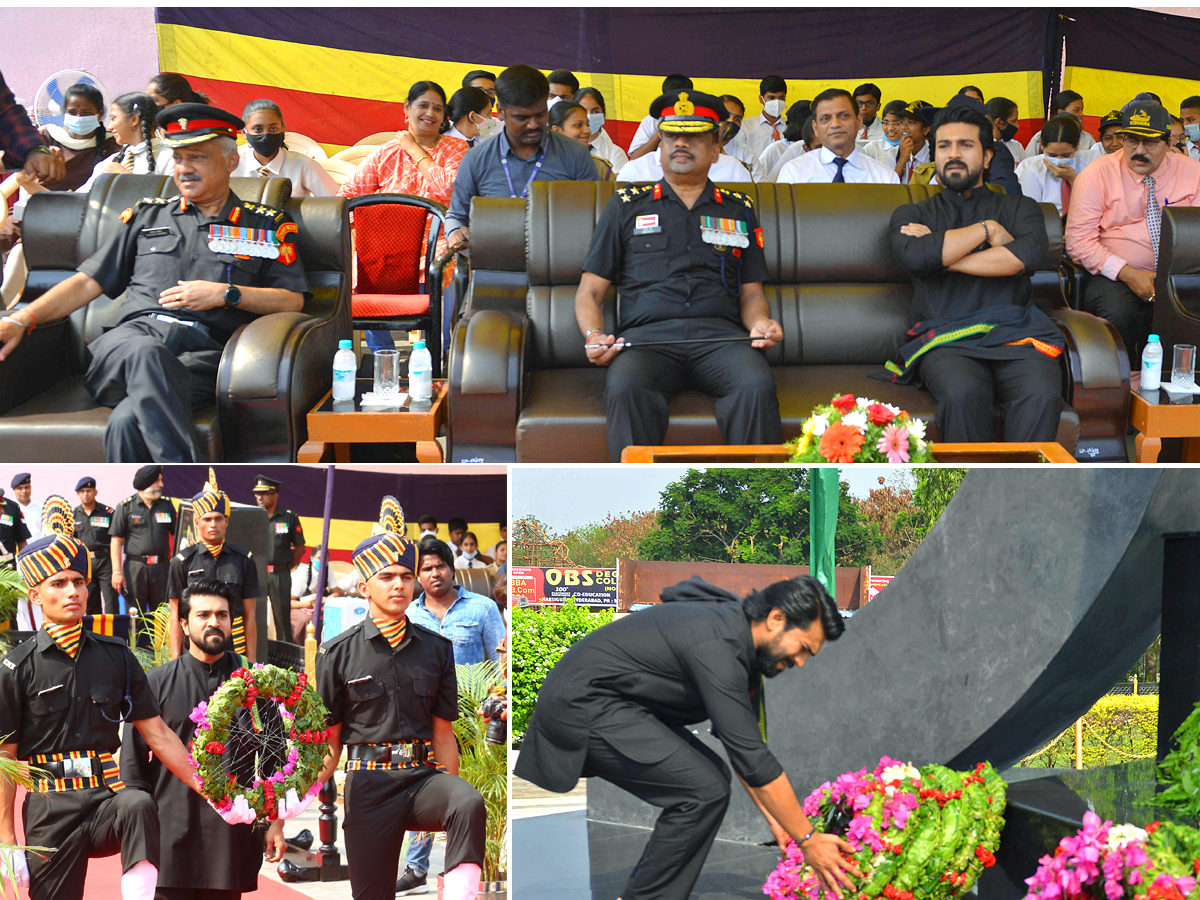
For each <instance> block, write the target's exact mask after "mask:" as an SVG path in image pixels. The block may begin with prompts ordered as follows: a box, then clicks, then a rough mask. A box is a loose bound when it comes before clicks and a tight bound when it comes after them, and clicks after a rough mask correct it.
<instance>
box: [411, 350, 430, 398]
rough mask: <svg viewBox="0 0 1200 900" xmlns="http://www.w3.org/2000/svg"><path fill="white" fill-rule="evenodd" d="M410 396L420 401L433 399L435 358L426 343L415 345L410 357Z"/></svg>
mask: <svg viewBox="0 0 1200 900" xmlns="http://www.w3.org/2000/svg"><path fill="white" fill-rule="evenodd" d="M408 396H409V397H411V398H412V399H413V400H418V401H420V400H432V399H433V357H431V356H430V355H429V351H428V350H427V349H425V342H424V341H417V342H416V343H415V344H413V351H412V354H411V355H410V356H409V357H408Z"/></svg>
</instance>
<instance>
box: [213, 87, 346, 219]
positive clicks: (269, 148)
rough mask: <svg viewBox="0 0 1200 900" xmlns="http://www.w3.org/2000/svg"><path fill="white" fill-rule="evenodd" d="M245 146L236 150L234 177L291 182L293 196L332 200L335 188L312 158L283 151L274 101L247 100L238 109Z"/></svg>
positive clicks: (282, 129) (283, 134)
mask: <svg viewBox="0 0 1200 900" xmlns="http://www.w3.org/2000/svg"><path fill="white" fill-rule="evenodd" d="M242 120H243V121H244V122H245V123H246V127H245V128H244V129H242V133H243V134H244V135H245V137H246V143H245V144H243V145H242V146H241V147H239V148H238V158H239V159H240V162H239V163H238V167H237V168H236V169H234V172H233V177H234V178H253V177H254V176H256V175H257V176H259V177H261V178H270V177H272V176H277V177H281V178H288V179H291V182H292V196H293V197H333V196H335V195H336V194H337V192H338V185H337V182H335V181H334V180H333V179H332V178H331V177H330V176H329V173H328V172H326V171H325V169H324V168H323V167H322V166H321V164H320V163H319V162H317V161H316V160H315V159H310V158H309V157H307V156H305V155H304V154H303V153H300V152H298V151H296V150H289V149H288V148H287V128H286V127H285V126H284V124H283V111H282V110H281V109H280V108H279V105H278V104H277V103H275V101H274V100H251V101H250V102H249V103H247V104H246V108H245V109H244V110H242Z"/></svg>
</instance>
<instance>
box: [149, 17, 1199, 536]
mask: <svg viewBox="0 0 1200 900" xmlns="http://www.w3.org/2000/svg"><path fill="white" fill-rule="evenodd" d="M157 30H158V46H159V62H160V65H161V67H162V71H164V72H181V73H183V74H184V75H195V76H197V77H201V78H214V79H220V80H222V81H233V82H238V83H250V84H263V85H267V86H274V87H279V88H285V89H287V90H296V91H308V92H311V93H316V94H329V95H332V96H336V97H358V98H362V99H367V100H385V101H389V102H403V100H404V99H405V97H407V96H408V89H409V87H411V86H412V84H413V83H414V82H417V81H420V80H422V79H428V80H431V81H436V82H437V83H438V84H440V85H442V87H443V88H445V89H446V91H447V93H453V91H454V90H457V86H458V85H459V83H460V82H461V80H462V76H463V75H465V74H466V73H467V72H468V71H470V70H471V69H476V68H484V69H488V70H491V71H496V72H498V71H500V70H501V69H503V68H504V67H505V65H507V64H506V63H504V62H503V61H491V62H487V61H485V62H478V61H475V62H454V61H446V60H436V59H421V58H419V57H408V56H389V55H387V54H383V53H365V52H360V51H354V50H339V49H336V48H332V47H319V46H316V45H313V44H299V43H295V42H292V41H278V40H272V39H269V38H260V37H250V36H247V35H241V34H233V33H232V32H224V31H211V30H209V29H205V28H194V27H190V26H185V25H161V24H160V25H158V26H157ZM543 71H544V72H547V73H548V72H549V71H550V70H549V69H543ZM575 75H576V77H577V78H578V79H579V83H580V84H581V85H590V86H592V87H595V88H596V89H598V90H599V91H600V93H602V94H603V95H604V97H605V100H606V101H607V106H608V113H607V115H608V118H609V119H612V120H625V121H633V122H637V121H639V120H641V119H642V118H643V117H644V116H646V115H647V114H648V113H649V110H650V104H651V103H653V102H654V100H655V99H656V98H657V97H658V96H659V95H660V94H661V93H662V76H661V75H622V74H615V73H603V72H579V71H577V72H575ZM864 81H871V82H874V83H875V84H877V85H879V88H880V90H881V91H882V92H883V99H884V102H885V103H886V102H887V101H889V100H895V99H897V98H902V99H904V100H908V101H912V100H925V101H927V102H929V103H932V104H933V105H934V106H941V105H943V104H944V103H945V102H946V101H947V100H948V99H949V98H950V97H952V96H953V95H954V94H955V93H957V92H958V89H959V88H960V87H962V86H963V85H964V84H974V85H976V86H977V87H979V88H980V90H982V91H983V93H984V96H985V97H993V96H1003V97H1008V98H1009V99H1010V100H1012V101H1013V102H1015V103H1016V104H1017V105H1018V107H1019V108H1020V113H1021V117H1022V118H1034V119H1037V118H1042V117H1043V116H1044V115H1045V107H1044V105H1043V102H1042V96H1041V94H1042V73H1041V72H1032V71H1019V72H990V73H984V74H979V73H976V74H971V75H931V76H923V77H919V78H879V77H872V76H871V75H870V74H869V73H866V74H863V75H862V76H861V77H858V76H856V77H854V78H845V79H839V80H820V81H818V80H798V79H788V96H789V98H790V99H791V100H793V101H795V100H799V99H803V98H811V97H814V96H816V95H817V94H819V93H820V92H821V91H823V90H824V89H825V88H828V87H844V88H846V89H847V90H853V89H854V88H855V87H857V86H858V85H859V84H861V83H862V82H864ZM758 84H759V79H757V78H754V79H751V78H700V79H696V89H697V90H700V91H704V92H705V93H709V94H715V95H718V96H719V95H721V94H733V95H734V96H735V97H737V98H739V99H740V100H741V101H742V102H743V103H745V104H746V114H747V115H757V114H758V113H760V112H761V107H760V105H759V103H758ZM1130 96H1132V95H1130ZM1184 96H1186V95H1184ZM480 541H481V542H482V541H483V536H482V535H480Z"/></svg>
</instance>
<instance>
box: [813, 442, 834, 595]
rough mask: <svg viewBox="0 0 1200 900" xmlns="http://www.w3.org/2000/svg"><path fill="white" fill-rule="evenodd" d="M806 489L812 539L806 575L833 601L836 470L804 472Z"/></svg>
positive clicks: (820, 468)
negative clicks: (815, 581)
mask: <svg viewBox="0 0 1200 900" xmlns="http://www.w3.org/2000/svg"><path fill="white" fill-rule="evenodd" d="M808 477H809V485H810V494H809V497H810V500H809V515H808V523H809V524H808V527H809V531H810V533H811V536H812V540H811V542H810V545H809V556H808V566H809V569H808V570H809V572H810V573H811V574H812V576H813V577H814V578H816V579H817V581H819V582H821V584H822V585H823V586H824V588H825V590H827V591H829V596H830V597H833V598H834V599H837V594H836V585H835V584H834V577H833V576H834V562H833V549H834V534H835V533H836V532H837V514H838V497H839V494H840V493H841V488H840V486H839V485H838V470H837V467H836V466H821V467H819V468H817V467H814V468H811V469H809V470H808Z"/></svg>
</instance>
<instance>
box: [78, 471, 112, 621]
mask: <svg viewBox="0 0 1200 900" xmlns="http://www.w3.org/2000/svg"><path fill="white" fill-rule="evenodd" d="M75 493H76V494H77V495H78V497H79V505H78V506H77V507H75V509H74V510H72V512H73V513H74V514H75V537H77V538H78V539H79V540H80V541H81V542H82V543H83V546H85V547H87V548H88V552H89V553H91V554H92V581H91V583H90V584H89V585H88V603H87V611H88V615H89V616H94V615H97V614H98V613H109V614H112V615H115V614H116V613H117V612H118V611H119V610H118V609H117V592H116V591H115V590H113V586H112V572H113V570H112V538H110V537H109V535H108V529H109V527H110V526H111V525H112V519H113V508H112V507H111V506H105V505H104V504H103V503H100V502H99V501H98V500H96V479H95V478H92V477H91V476H90V475H86V476H84V477H83V478H80V479H79V483H78V484H76V485H75ZM101 598H103V601H104V602H103V604H101Z"/></svg>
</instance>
